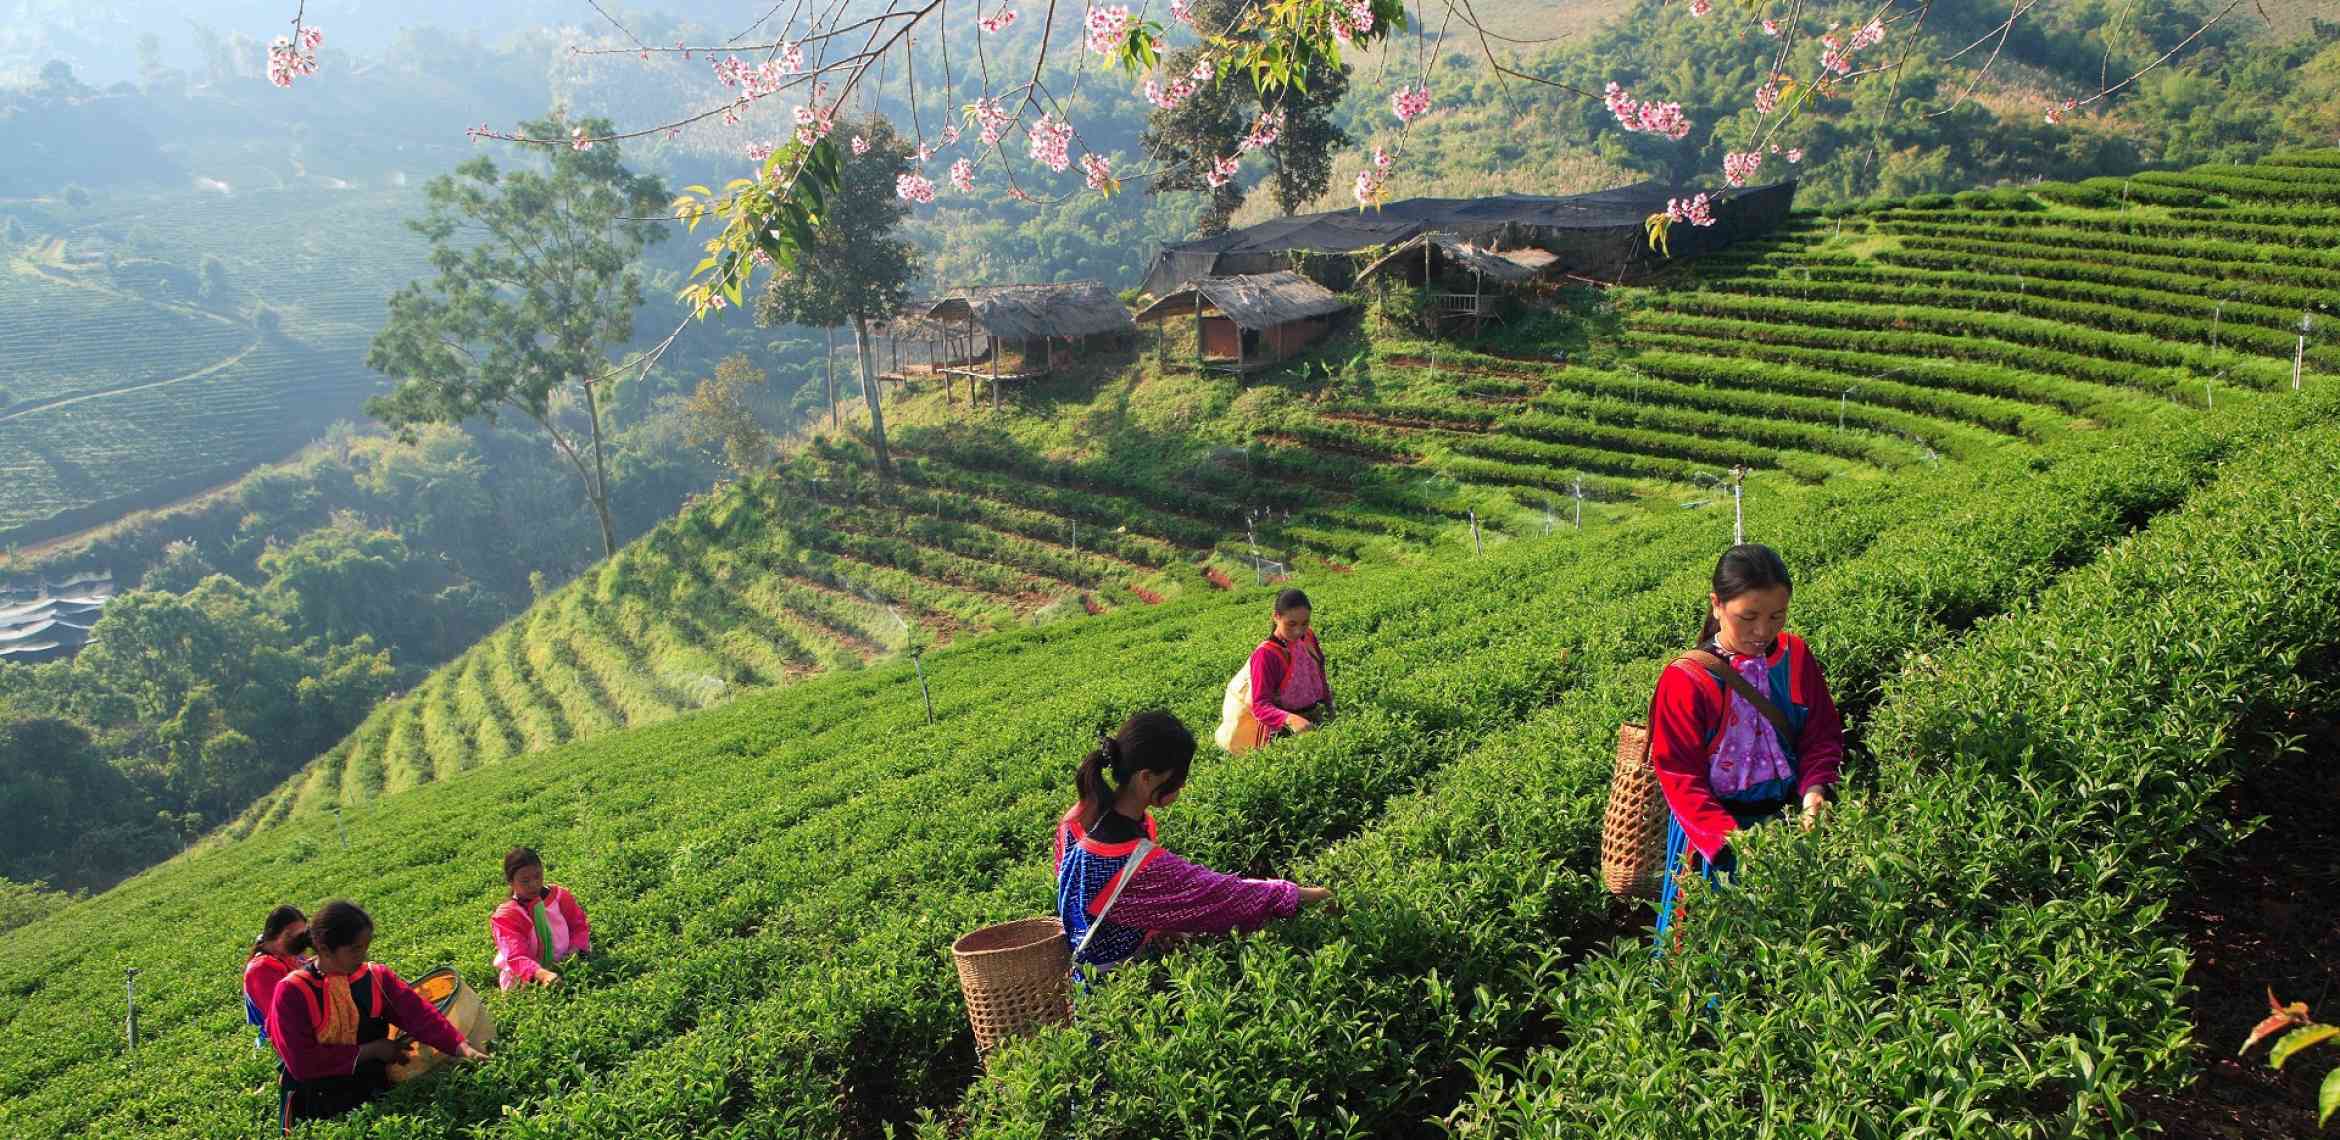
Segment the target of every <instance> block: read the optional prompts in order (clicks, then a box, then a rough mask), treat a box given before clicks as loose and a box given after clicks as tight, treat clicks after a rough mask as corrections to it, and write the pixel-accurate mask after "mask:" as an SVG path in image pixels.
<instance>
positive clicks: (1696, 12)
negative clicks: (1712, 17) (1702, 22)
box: [1690, 0, 1714, 16]
mask: <svg viewBox="0 0 2340 1140" xmlns="http://www.w3.org/2000/svg"><path fill="white" fill-rule="evenodd" d="M1712 11H1714V0H1690V14H1691V15H1692V16H1703V15H1705V14H1707V13H1708V12H1712Z"/></svg>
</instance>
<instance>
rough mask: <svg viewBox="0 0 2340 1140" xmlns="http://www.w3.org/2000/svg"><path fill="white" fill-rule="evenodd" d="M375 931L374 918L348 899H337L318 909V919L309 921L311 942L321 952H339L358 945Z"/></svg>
mask: <svg viewBox="0 0 2340 1140" xmlns="http://www.w3.org/2000/svg"><path fill="white" fill-rule="evenodd" d="M373 929H374V916H372V915H370V914H367V913H366V910H365V908H364V907H361V906H359V905H358V904H356V903H353V902H351V901H349V900H348V899H335V900H333V901H332V902H329V903H326V904H325V905H324V906H321V907H318V908H317V917H315V918H312V919H310V920H309V941H311V942H313V943H315V944H316V946H317V949H319V950H339V949H341V948H343V947H345V946H354V945H356V944H357V940H358V939H360V938H363V937H365V936H366V935H367V934H369V933H371V932H372V931H373Z"/></svg>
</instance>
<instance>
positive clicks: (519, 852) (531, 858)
mask: <svg viewBox="0 0 2340 1140" xmlns="http://www.w3.org/2000/svg"><path fill="white" fill-rule="evenodd" d="M530 867H535V868H537V869H539V870H542V869H543V868H544V860H542V859H540V858H537V855H536V848H534V847H515V848H513V849H511V850H510V851H506V852H504V882H505V883H507V884H509V883H510V882H511V881H512V876H514V875H517V874H519V873H520V872H522V871H525V870H527V869H528V868H530Z"/></svg>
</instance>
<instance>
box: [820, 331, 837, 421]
mask: <svg viewBox="0 0 2340 1140" xmlns="http://www.w3.org/2000/svg"><path fill="white" fill-rule="evenodd" d="M821 340H822V341H824V342H825V343H826V344H827V345H828V349H829V355H828V356H826V357H824V358H823V360H822V363H823V364H824V365H825V366H826V367H827V369H828V376H829V379H828V388H827V391H828V394H829V430H830V431H835V430H837V330H835V329H822V330H821Z"/></svg>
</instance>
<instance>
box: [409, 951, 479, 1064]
mask: <svg viewBox="0 0 2340 1140" xmlns="http://www.w3.org/2000/svg"><path fill="white" fill-rule="evenodd" d="M414 992H415V994H416V996H419V997H421V998H422V999H423V1000H424V1001H427V1002H429V1003H431V1005H432V1006H433V1007H435V1008H437V1009H438V1011H439V1013H440V1014H441V1015H442V1016H444V1017H445V1018H446V1019H447V1020H448V1021H449V1022H450V1023H452V1024H453V1025H454V1026H455V1028H456V1029H457V1030H458V1031H460V1032H461V1033H462V1034H463V1039H464V1040H465V1041H466V1042H468V1043H470V1045H471V1047H472V1048H474V1049H485V1048H487V1047H488V1045H489V1043H490V1042H493V1041H494V1040H495V1039H496V1016H495V1015H494V1014H492V1013H489V1012H488V1010H487V1006H486V1005H485V1004H483V1003H482V1002H481V1001H480V1000H479V992H478V991H476V990H474V989H472V988H471V983H469V982H466V981H464V980H463V979H462V978H461V977H458V976H457V975H456V973H455V971H453V970H449V969H446V968H444V967H442V968H440V969H436V970H433V971H431V972H430V973H427V974H424V975H423V976H422V977H419V978H416V979H415V980H414ZM390 1035H391V1036H392V1037H400V1036H403V1035H404V1034H402V1033H401V1032H400V1031H399V1030H398V1029H397V1028H396V1027H395V1026H394V1027H392V1028H391V1030H390ZM447 1060H448V1057H447V1055H446V1054H445V1053H441V1052H439V1051H438V1050H436V1049H433V1048H431V1047H430V1046H428V1045H425V1044H423V1043H422V1042H420V1041H417V1042H415V1044H414V1050H413V1052H410V1053H408V1054H407V1055H406V1059H405V1060H402V1061H400V1062H398V1063H397V1064H394V1065H392V1066H390V1083H392V1084H402V1083H404V1082H406V1081H410V1080H413V1079H414V1078H416V1077H419V1076H421V1075H423V1074H424V1073H427V1072H430V1071H431V1070H432V1069H436V1068H438V1067H439V1066H441V1065H444V1064H446V1063H447Z"/></svg>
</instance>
